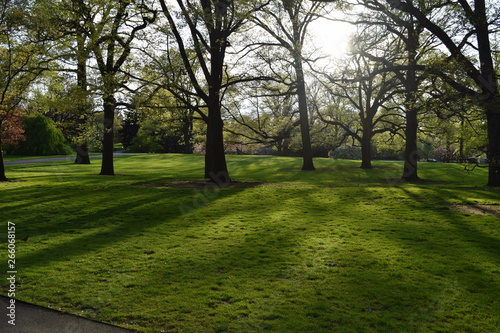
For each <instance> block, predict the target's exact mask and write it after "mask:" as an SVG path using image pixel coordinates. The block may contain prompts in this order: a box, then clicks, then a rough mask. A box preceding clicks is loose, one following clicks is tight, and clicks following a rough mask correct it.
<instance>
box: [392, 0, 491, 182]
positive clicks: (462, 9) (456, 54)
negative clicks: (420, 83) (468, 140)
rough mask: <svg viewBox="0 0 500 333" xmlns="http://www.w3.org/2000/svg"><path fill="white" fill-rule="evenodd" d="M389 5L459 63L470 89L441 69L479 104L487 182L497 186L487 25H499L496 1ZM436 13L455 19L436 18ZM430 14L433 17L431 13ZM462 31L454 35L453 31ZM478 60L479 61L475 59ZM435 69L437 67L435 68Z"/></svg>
mask: <svg viewBox="0 0 500 333" xmlns="http://www.w3.org/2000/svg"><path fill="white" fill-rule="evenodd" d="M388 2H389V3H390V4H391V5H392V6H393V7H395V8H397V9H399V10H401V11H403V12H406V13H408V14H410V15H412V16H413V17H414V18H415V20H417V21H418V22H419V24H421V25H422V26H423V27H424V28H425V29H427V30H428V31H429V32H431V33H432V34H433V35H435V36H436V37H437V38H438V39H439V40H440V41H441V43H442V44H443V45H444V46H445V47H446V49H447V50H448V53H449V54H448V58H447V59H446V60H447V61H454V62H457V63H458V64H459V66H458V67H459V68H457V69H458V70H461V71H463V72H465V73H466V74H467V75H468V76H469V77H470V78H471V79H472V80H473V82H474V85H475V87H474V89H472V88H471V87H469V86H465V85H463V84H461V83H460V82H457V81H456V80H455V79H454V77H455V75H454V73H447V72H441V74H442V75H443V77H444V79H445V80H446V81H447V82H448V83H449V84H450V85H452V86H453V87H454V88H455V89H457V90H459V91H460V92H462V93H463V94H466V95H468V96H470V97H471V98H473V99H474V100H475V101H476V102H477V103H478V104H479V105H481V106H482V108H483V110H484V112H485V114H486V119H487V123H488V153H487V155H488V161H489V172H488V185H489V186H495V187H498V186H500V91H499V78H498V75H497V72H496V70H495V64H494V61H493V45H492V43H491V40H490V34H491V28H492V27H493V26H494V25H497V26H498V24H499V17H498V13H496V12H495V11H498V6H495V3H496V1H492V2H488V3H487V2H486V1H485V0H474V1H466V0H458V1H436V5H435V6H434V11H432V12H425V11H423V10H421V9H420V8H419V7H418V6H416V5H415V4H414V1H410V0H407V1H400V0H389V1H388ZM436 12H437V13H438V14H439V13H445V15H447V16H448V17H453V18H456V19H453V20H451V24H450V22H449V20H447V21H446V24H443V23H442V21H438V20H436V19H435V17H436V16H437V17H442V15H436ZM433 15H434V16H433ZM458 30H460V31H462V33H461V34H460V35H459V36H457V31H458ZM476 60H479V61H476ZM437 71H438V72H439V69H437Z"/></svg>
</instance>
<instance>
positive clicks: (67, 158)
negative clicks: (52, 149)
mask: <svg viewBox="0 0 500 333" xmlns="http://www.w3.org/2000/svg"><path fill="white" fill-rule="evenodd" d="M121 155H127V153H114V154H113V156H121ZM90 158H102V155H90ZM74 160H75V156H65V157H49V158H33V159H29V160H18V161H4V163H3V164H4V165H17V164H31V163H46V162H57V161H74Z"/></svg>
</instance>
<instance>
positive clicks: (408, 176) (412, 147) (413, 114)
mask: <svg viewBox="0 0 500 333" xmlns="http://www.w3.org/2000/svg"><path fill="white" fill-rule="evenodd" d="M417 129H418V121H417V111H416V110H411V111H410V110H408V111H406V128H405V136H406V144H405V152H404V170H403V176H402V179H403V180H405V181H410V182H411V181H416V180H418V179H419V178H418V172H417V170H418V169H417V162H418V154H417Z"/></svg>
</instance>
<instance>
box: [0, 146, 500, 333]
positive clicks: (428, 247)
mask: <svg viewBox="0 0 500 333" xmlns="http://www.w3.org/2000/svg"><path fill="white" fill-rule="evenodd" d="M228 163H229V169H230V173H231V176H232V177H233V178H234V179H235V180H236V181H239V182H247V184H248V186H236V187H228V188H224V189H217V188H214V187H210V186H207V185H204V186H200V187H190V188H182V187H178V186H174V185H172V184H175V181H183V180H189V181H191V180H195V181H200V180H201V176H202V174H203V156H195V155H193V156H183V155H149V154H141V155H128V156H121V157H117V158H116V172H117V173H118V174H119V175H118V176H115V177H109V176H108V177H107V176H97V174H98V172H99V167H100V166H99V165H98V164H99V163H95V162H94V164H92V165H90V166H89V165H73V164H71V162H66V161H63V162H57V163H56V162H54V163H47V164H31V165H17V166H9V167H8V168H7V171H8V176H9V177H11V178H15V179H19V180H23V181H22V182H12V183H3V184H2V183H0V189H1V192H0V212H1V216H2V218H1V221H0V223H1V224H0V228H1V229H0V234H1V235H2V237H1V241H2V244H3V245H2V246H3V247H4V248H5V241H6V233H5V232H2V231H1V230H5V231H6V230H7V226H6V225H7V220H8V221H12V222H15V223H16V228H17V229H16V231H17V236H18V238H22V237H24V236H26V235H30V239H29V241H28V242H18V243H17V246H18V252H17V270H18V279H19V281H18V285H17V287H18V293H17V296H18V298H19V299H21V300H25V301H29V302H34V303H37V304H40V305H43V306H50V307H54V308H57V309H61V310H64V311H68V312H72V313H76V314H79V315H83V316H87V317H90V318H94V319H97V320H102V321H106V322H110V323H114V324H118V325H122V326H128V327H131V328H135V329H139V330H141V331H145V332H495V331H498V330H500V314H499V313H498V309H499V308H500V229H499V219H498V218H497V217H494V216H490V215H470V216H469V215H466V214H463V213H460V212H457V211H453V210H451V209H450V208H449V205H456V204H488V205H498V204H500V195H499V190H498V189H492V188H487V187H484V186H482V185H483V184H485V183H486V171H485V170H482V169H478V170H475V171H474V172H472V173H467V172H465V171H463V170H462V167H461V166H459V165H453V164H432V163H422V164H420V166H419V167H420V171H421V172H420V174H421V176H422V177H423V178H425V179H426V180H427V181H426V182H421V183H417V184H409V183H400V182H396V181H395V179H397V178H398V177H399V176H400V172H401V168H402V166H401V164H400V163H397V162H375V163H374V165H375V168H374V169H373V170H366V171H365V170H361V169H359V168H357V167H358V165H359V162H357V161H333V160H328V159H317V160H316V161H315V164H316V166H317V167H318V169H319V171H316V172H300V171H296V170H295V169H297V168H300V165H301V161H300V159H296V158H277V157H250V156H229V157H228ZM172 182H174V183H172ZM200 184H202V183H200ZM1 258H2V259H1V260H2V262H3V263H6V251H4V252H3V253H2V257H1ZM2 265H4V264H2ZM5 267H6V266H5V265H4V266H2V271H1V273H2V276H4V275H5V271H6V268H5ZM2 276H0V278H1V279H2V280H3V281H4V282H3V283H2V293H3V294H6V290H7V289H6V282H5V281H6V279H5V278H2Z"/></svg>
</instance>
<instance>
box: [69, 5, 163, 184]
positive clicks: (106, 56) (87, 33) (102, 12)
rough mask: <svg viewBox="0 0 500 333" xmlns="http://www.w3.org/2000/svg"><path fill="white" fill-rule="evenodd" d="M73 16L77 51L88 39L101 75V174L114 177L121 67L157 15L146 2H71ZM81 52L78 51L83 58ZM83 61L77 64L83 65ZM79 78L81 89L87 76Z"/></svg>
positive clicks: (123, 75) (83, 75) (122, 76)
mask: <svg viewBox="0 0 500 333" xmlns="http://www.w3.org/2000/svg"><path fill="white" fill-rule="evenodd" d="M73 8H74V13H76V14H78V15H79V17H80V22H83V24H84V27H85V29H83V30H78V31H77V41H78V43H77V45H78V48H81V47H83V44H82V43H83V42H84V40H83V39H85V38H88V40H89V42H88V43H89V45H88V46H87V47H88V49H89V50H91V52H92V53H93V54H94V57H95V61H96V63H97V69H98V72H99V75H100V81H101V82H100V87H99V89H100V93H101V95H102V107H103V114H104V117H103V119H104V120H103V127H104V134H103V157H102V165H101V172H100V174H101V175H114V161H113V144H114V121H115V116H116V112H115V111H116V108H117V106H118V105H120V102H119V101H118V100H117V93H118V91H119V90H120V89H121V88H122V87H123V86H124V82H126V81H127V78H126V74H123V67H124V65H125V63H126V61H127V60H128V59H129V56H130V54H131V50H132V45H133V43H134V41H135V39H136V37H137V34H138V32H139V31H141V30H143V29H145V28H146V27H148V25H150V24H151V23H152V22H154V20H155V19H156V12H155V11H154V10H153V9H151V8H152V7H151V6H148V4H147V3H146V1H145V0H142V1H140V0H137V1H135V0H134V1H130V0H119V1H114V2H107V1H101V0H74V1H73ZM84 52H85V51H84V50H81V52H78V55H79V56H82V57H84V55H85V53H84ZM83 62H84V59H83V58H82V59H79V60H78V64H79V65H83ZM81 71H82V72H81V73H80V75H79V77H78V79H79V80H80V81H81V82H79V84H80V85H81V87H82V89H84V86H85V82H84V81H85V80H86V76H85V74H84V72H83V68H82V69H81Z"/></svg>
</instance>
